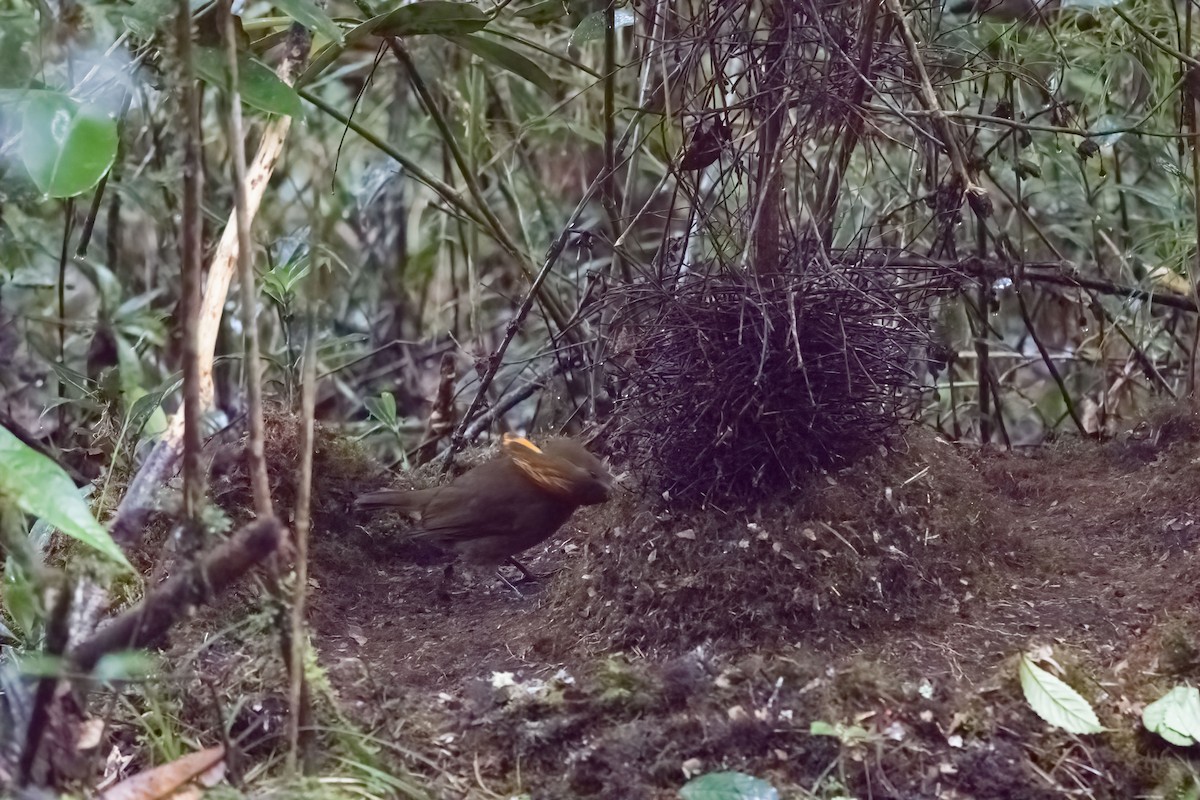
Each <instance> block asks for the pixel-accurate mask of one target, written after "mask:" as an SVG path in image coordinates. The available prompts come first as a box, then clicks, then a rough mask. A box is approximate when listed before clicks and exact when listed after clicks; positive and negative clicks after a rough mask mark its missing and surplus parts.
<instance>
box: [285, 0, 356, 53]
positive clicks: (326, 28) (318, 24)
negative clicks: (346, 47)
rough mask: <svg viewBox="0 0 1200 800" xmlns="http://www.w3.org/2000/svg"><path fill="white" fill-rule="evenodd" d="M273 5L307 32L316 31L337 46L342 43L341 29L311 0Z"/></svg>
mask: <svg viewBox="0 0 1200 800" xmlns="http://www.w3.org/2000/svg"><path fill="white" fill-rule="evenodd" d="M275 5H277V6H278V7H279V8H280V10H282V11H283V13H285V14H287V15H288V16H289V17H291V18H292V19H294V20H296V22H299V23H300V24H301V25H303V26H304V27H306V28H308V29H309V30H314V31H317V32H318V33H320V34H321V35H322V36H324V37H325V38H326V39H329V40H330V41H334V42H337V43H338V44H341V43H342V42H343V39H342V29H341V28H339V27H338V26H337V23H335V22H334V21H333V20H332V19H330V17H329V15H328V14H326V13H325V10H324V9H323V8H321V7H320V6H318V5H317V4H316V3H314V2H313V0H275Z"/></svg>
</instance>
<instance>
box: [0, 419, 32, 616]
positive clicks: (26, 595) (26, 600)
mask: <svg viewBox="0 0 1200 800" xmlns="http://www.w3.org/2000/svg"><path fill="white" fill-rule="evenodd" d="M0 430H4V429H3V428H0ZM0 589H2V590H3V591H2V592H0V599H2V600H3V601H4V610H5V611H6V612H7V613H8V616H9V619H11V620H12V623H13V625H15V626H16V627H17V630H18V631H20V632H21V635H22V637H24V638H26V639H28V638H29V637H30V636H31V635H32V634H33V629H34V626H35V625H37V620H38V602H37V592H36V590H35V587H34V585H33V581H31V580H30V579H29V576H28V575H27V574H26V572H25V570H24V569H22V568H21V565H20V564H18V563H17V561H16V559H14V558H12V557H9V558H7V559H5V563H4V582H3V584H2V585H0Z"/></svg>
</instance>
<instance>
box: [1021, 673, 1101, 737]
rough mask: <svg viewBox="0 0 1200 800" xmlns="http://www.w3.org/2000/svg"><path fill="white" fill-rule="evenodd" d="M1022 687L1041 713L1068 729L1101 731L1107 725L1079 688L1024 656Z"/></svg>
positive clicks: (1035, 711)
mask: <svg viewBox="0 0 1200 800" xmlns="http://www.w3.org/2000/svg"><path fill="white" fill-rule="evenodd" d="M1020 672H1021V689H1022V690H1023V691H1024V692H1025V700H1026V701H1027V702H1028V703H1029V707H1030V708H1032V709H1033V710H1034V713H1036V714H1037V715H1038V716H1039V717H1041V718H1042V719H1044V720H1046V722H1049V723H1050V724H1051V725H1053V726H1055V727H1056V728H1062V729H1063V730H1065V731H1068V732H1069V733H1101V732H1102V731H1103V730H1104V727H1103V726H1102V725H1101V724H1100V720H1098V719H1097V718H1096V712H1095V711H1093V710H1092V706H1091V705H1090V704H1089V703H1088V701H1087V700H1084V699H1083V697H1082V696H1081V695H1080V694H1079V692H1077V691H1075V690H1074V689H1072V688H1071V687H1070V686H1068V685H1067V684H1066V683H1064V682H1063V681H1062V680H1060V679H1059V678H1057V677H1055V676H1054V675H1051V674H1050V673H1049V672H1046V670H1044V669H1042V668H1041V667H1039V666H1038V665H1037V664H1034V663H1033V662H1032V661H1031V660H1030V659H1029V657H1028V656H1024V655H1023V656H1021V667H1020Z"/></svg>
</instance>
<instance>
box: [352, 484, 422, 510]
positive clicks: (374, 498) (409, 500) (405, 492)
mask: <svg viewBox="0 0 1200 800" xmlns="http://www.w3.org/2000/svg"><path fill="white" fill-rule="evenodd" d="M427 499H428V498H427V497H426V495H425V492H423V491H421V490H420V489H384V490H383V491H381V492H370V493H368V494H364V495H359V496H358V497H357V498H356V499H355V500H354V507H355V508H359V509H365V510H371V509H378V508H387V509H392V510H395V511H418V510H420V508H421V506H422V505H424V503H425V501H426V500H427Z"/></svg>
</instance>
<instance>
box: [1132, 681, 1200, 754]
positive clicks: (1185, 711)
mask: <svg viewBox="0 0 1200 800" xmlns="http://www.w3.org/2000/svg"><path fill="white" fill-rule="evenodd" d="M1142 725H1144V726H1145V727H1146V730H1148V731H1150V732H1151V733H1155V734H1158V735H1159V736H1161V737H1162V738H1163V739H1166V740H1167V741H1168V742H1170V743H1171V744H1173V745H1178V746H1179V747H1191V746H1192V745H1194V744H1196V743H1197V742H1200V689H1197V688H1196V687H1194V686H1176V687H1175V688H1174V689H1172V690H1171V691H1169V692H1167V693H1166V694H1165V695H1163V696H1162V697H1160V698H1159V699H1157V700H1155V701H1154V702H1153V703H1151V704H1150V705H1148V706H1146V708H1145V710H1144V711H1142Z"/></svg>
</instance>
